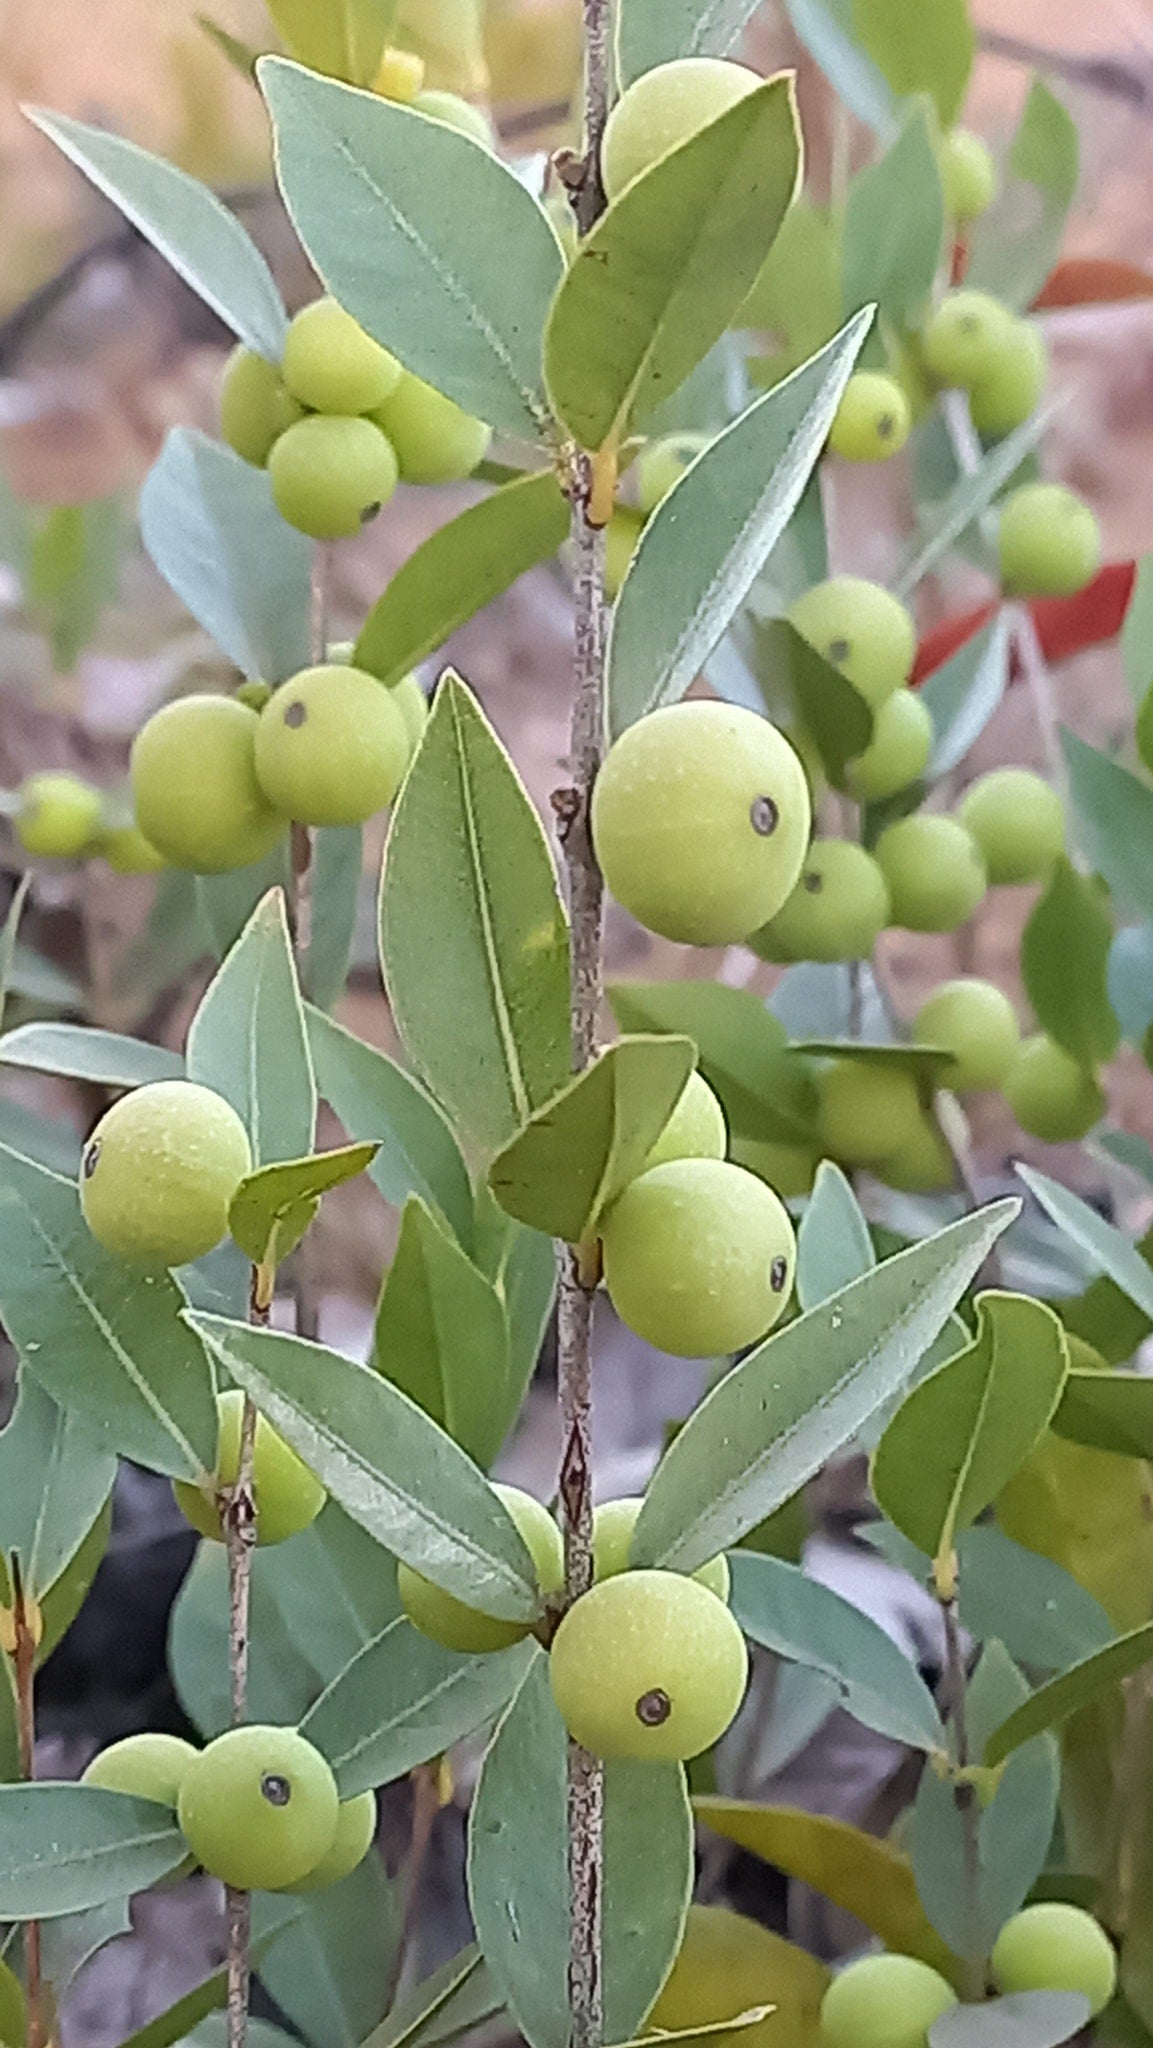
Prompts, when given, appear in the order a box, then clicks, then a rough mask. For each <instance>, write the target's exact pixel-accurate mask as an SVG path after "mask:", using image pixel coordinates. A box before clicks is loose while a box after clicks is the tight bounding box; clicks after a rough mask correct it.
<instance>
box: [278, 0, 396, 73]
mask: <svg viewBox="0 0 1153 2048" xmlns="http://www.w3.org/2000/svg"><path fill="white" fill-rule="evenodd" d="M268 12H269V14H270V15H271V16H272V20H273V23H274V24H275V27H276V28H277V30H278V32H279V33H280V35H282V36H283V38H284V42H285V45H286V47H287V49H288V50H289V51H290V53H291V55H292V56H294V57H297V58H299V60H300V62H301V63H302V64H307V65H308V67H309V69H310V70H312V71H323V72H325V73H326V74H327V75H328V76H329V77H330V78H344V79H347V80H348V82H349V83H350V84H351V85H371V84H372V81H373V79H374V78H375V77H376V74H377V72H378V71H379V69H380V55H381V51H382V49H383V48H384V43H385V38H386V37H387V35H388V33H389V30H390V29H391V27H392V24H393V22H394V21H395V19H396V14H397V0H329V4H327V5H325V6H323V7H317V6H316V4H315V0H269V8H268Z"/></svg>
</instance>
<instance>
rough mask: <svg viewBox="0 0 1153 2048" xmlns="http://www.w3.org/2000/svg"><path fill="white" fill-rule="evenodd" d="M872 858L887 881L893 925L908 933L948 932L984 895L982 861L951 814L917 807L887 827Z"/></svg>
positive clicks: (976, 848)
mask: <svg viewBox="0 0 1153 2048" xmlns="http://www.w3.org/2000/svg"><path fill="white" fill-rule="evenodd" d="M876 856H877V860H878V862H879V864H880V867H881V869H882V871H883V873H884V876H885V880H886V881H887V882H888V884H889V896H890V899H891V902H892V919H893V923H894V924H900V925H904V926H905V927H906V928H907V929H908V930H909V931H912V932H951V931H955V930H956V927H957V926H958V925H959V924H964V922H965V920H966V918H968V917H972V915H973V912H974V911H975V910H976V908H977V905H978V903H979V902H980V901H981V898H982V896H983V895H984V894H985V887H986V876H985V863H984V861H983V860H982V858H981V851H980V848H979V847H978V845H977V843H976V841H975V840H974V838H973V837H972V835H971V833H969V832H967V831H966V830H965V827H964V826H963V825H958V823H957V821H956V819H955V818H938V817H935V816H933V815H931V814H930V813H929V812H926V811H918V812H916V813H914V815H913V816H912V817H911V818H899V819H898V820H897V823H896V824H895V825H887V826H886V827H885V830H884V831H883V832H882V834H881V836H880V838H879V839H878V841H877V845H876Z"/></svg>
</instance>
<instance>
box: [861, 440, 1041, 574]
mask: <svg viewBox="0 0 1153 2048" xmlns="http://www.w3.org/2000/svg"><path fill="white" fill-rule="evenodd" d="M1050 418H1051V408H1050V409H1046V408H1044V407H1042V408H1041V410H1040V411H1038V412H1035V413H1034V414H1033V417H1032V418H1031V419H1028V420H1026V421H1025V423H1024V425H1023V426H1020V427H1017V428H1016V429H1015V430H1014V432H1013V433H1011V434H1007V435H1006V436H1005V439H1004V440H1003V441H998V443H997V445H996V447H994V448H991V449H990V450H989V453H988V454H987V455H986V456H985V457H984V458H983V460H982V461H981V462H979V463H978V465H977V467H976V469H974V470H973V471H972V472H971V473H966V474H964V475H962V476H960V477H958V479H957V482H956V483H955V484H954V485H953V488H952V489H951V490H949V491H946V493H945V496H944V497H943V498H940V499H939V500H938V501H937V503H936V504H934V505H933V506H931V507H930V509H929V511H928V512H927V514H926V517H925V520H924V532H923V533H922V534H920V535H918V536H916V537H915V538H914V539H913V540H912V541H911V542H910V544H909V546H908V548H907V549H906V551H905V553H904V554H903V556H902V557H901V559H900V561H899V562H898V564H897V569H896V573H895V575H894V577H893V589H894V591H895V592H896V595H897V596H898V597H901V598H905V599H907V598H908V596H909V594H910V592H911V591H913V590H915V589H916V587H917V585H918V583H920V582H921V581H922V579H923V578H924V577H926V576H927V575H928V574H929V571H930V569H933V568H935V567H936V565H937V563H938V562H939V561H940V559H941V557H942V555H947V554H948V552H949V549H950V548H951V547H952V546H953V545H954V543H955V542H956V541H959V540H960V538H961V535H962V534H963V533H964V532H965V531H966V529H967V528H968V527H970V526H972V524H973V521H974V520H975V519H979V518H980V516H981V514H982V512H986V511H987V510H988V508H989V506H990V505H991V504H992V502H993V500H994V498H996V497H997V496H999V494H1000V492H1001V491H1003V490H1004V488H1005V485H1006V484H1007V483H1008V482H1009V479H1010V477H1012V476H1014V475H1015V474H1016V472H1017V470H1018V469H1019V468H1020V467H1021V464H1022V462H1023V461H1024V460H1025V457H1026V456H1027V455H1029V454H1031V453H1032V451H1033V449H1034V448H1035V447H1036V445H1037V443H1038V441H1039V440H1040V439H1041V436H1042V435H1043V434H1044V433H1045V431H1046V429H1047V427H1048V426H1049V422H1050Z"/></svg>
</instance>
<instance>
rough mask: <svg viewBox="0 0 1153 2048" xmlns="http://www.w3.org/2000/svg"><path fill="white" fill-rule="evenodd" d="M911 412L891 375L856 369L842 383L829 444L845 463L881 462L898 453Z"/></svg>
mask: <svg viewBox="0 0 1153 2048" xmlns="http://www.w3.org/2000/svg"><path fill="white" fill-rule="evenodd" d="M912 424H913V415H912V413H911V412H910V410H909V401H908V399H907V398H906V396H905V394H904V392H903V391H902V389H901V386H900V385H899V384H898V383H897V381H896V379H895V378H894V377H887V376H886V375H885V373H884V372H883V371H881V370H856V371H854V373H853V375H852V376H851V377H850V378H849V381H848V383H847V384H846V386H845V390H844V395H843V397H842V399H841V402H840V404H839V406H838V407H837V410H836V414H835V416H834V419H833V424H832V427H831V428H830V430H829V446H830V448H831V449H832V451H833V454H834V455H839V456H841V457H842V459H843V460H844V461H845V462H884V461H886V460H887V458H888V457H889V456H890V455H899V454H900V452H901V449H902V448H903V447H904V445H905V443H906V441H907V440H908V438H909V429H910V428H911V426H912Z"/></svg>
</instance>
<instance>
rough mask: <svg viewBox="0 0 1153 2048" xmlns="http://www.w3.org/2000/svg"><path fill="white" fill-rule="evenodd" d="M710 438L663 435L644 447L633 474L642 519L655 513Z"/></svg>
mask: <svg viewBox="0 0 1153 2048" xmlns="http://www.w3.org/2000/svg"><path fill="white" fill-rule="evenodd" d="M711 438H712V436H711V435H709V434H687V433H686V434H664V435H662V436H661V438H660V439H659V440H657V441H647V442H646V443H645V445H644V447H643V448H642V449H641V452H640V454H639V455H638V456H637V459H636V464H635V466H634V471H633V473H634V476H635V478H636V491H637V505H638V506H639V508H640V510H641V512H642V513H643V514H644V515H645V517H646V518H647V517H648V515H649V514H650V513H651V512H655V511H656V509H657V506H658V505H659V504H660V502H661V499H662V498H667V497H668V494H669V492H670V491H671V490H672V487H673V485H674V484H676V483H679V482H680V480H681V478H682V477H683V475H684V473H685V471H686V469H687V468H688V466H689V464H690V462H695V461H696V459H697V456H698V455H699V454H700V453H701V450H702V449H703V448H707V447H708V445H709V442H710V440H711Z"/></svg>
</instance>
